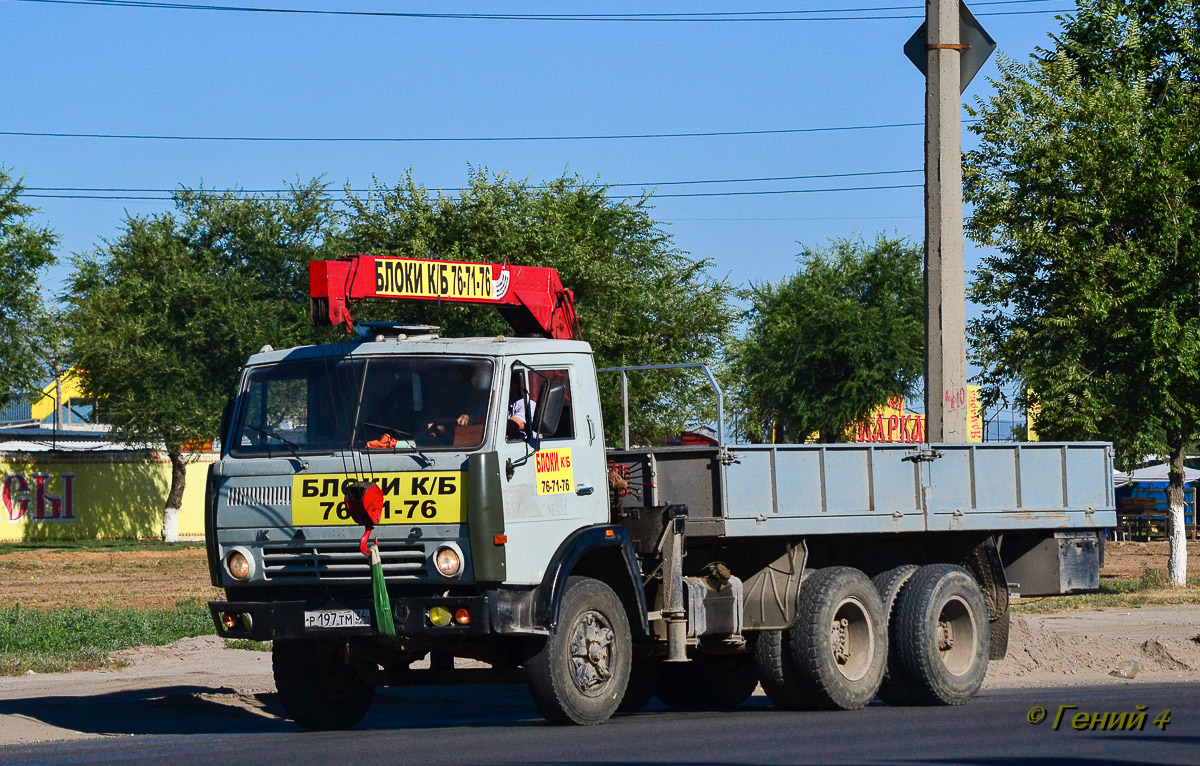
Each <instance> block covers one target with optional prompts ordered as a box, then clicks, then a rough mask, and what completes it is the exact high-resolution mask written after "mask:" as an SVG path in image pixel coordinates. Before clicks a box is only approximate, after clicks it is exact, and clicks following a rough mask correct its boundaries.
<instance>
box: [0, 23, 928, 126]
mask: <svg viewBox="0 0 1200 766" xmlns="http://www.w3.org/2000/svg"><path fill="white" fill-rule="evenodd" d="M25 1H26V0H18V2H25ZM924 124H925V123H923V122H892V123H884V124H880V125H838V126H830V127H821V128H778V129H771V130H714V131H703V132H680V133H612V134H602V135H572V136H185V135H165V134H152V133H66V132H39V131H28V130H0V136H23V137H32V138H102V139H118V140H128V141H255V142H264V143H267V142H298V143H341V142H344V143H439V142H440V143H466V142H472V141H480V142H483V141H488V142H497V141H619V140H630V139H647V138H720V137H728V136H773V135H794V134H798V133H833V132H838V131H849V130H885V129H889V128H915V127H921V126H923V125H924Z"/></svg>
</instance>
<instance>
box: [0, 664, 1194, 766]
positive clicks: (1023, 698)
mask: <svg viewBox="0 0 1200 766" xmlns="http://www.w3.org/2000/svg"><path fill="white" fill-rule="evenodd" d="M208 691H211V690H208ZM193 692H194V690H192V689H189V688H187V687H175V688H172V689H156V690H154V691H153V694H141V693H133V692H128V693H121V694H114V695H108V696H106V697H100V698H93V699H92V701H91V702H89V703H88V704H87V706H86V707H80V705H79V704H71V703H69V702H68V701H67V698H62V699H58V700H56V699H54V698H50V699H41V700H36V701H35V700H19V701H18V700H14V701H9V702H6V703H3V707H4V710H3V711H0V712H17V711H16V709H15V707H14V706H16V705H20V706H21V707H22V711H23V714H24V715H26V716H30V717H33V718H38V719H41V720H44V721H47V722H49V723H57V724H59V725H67V724H69V725H70V726H72V727H73V728H75V729H82V730H84V731H95V732H97V733H104V734H107V735H109V736H105V737H104V738H101V739H90V740H80V741H73V742H60V743H46V744H41V745H35V746H11V747H4V748H0V762H4V763H72V764H75V763H113V762H118V761H119V762H121V763H122V764H136V763H170V764H172V765H174V764H183V763H198V762H203V763H206V764H212V763H234V764H237V763H252V764H255V766H258V764H273V763H289V764H323V763H334V764H339V763H372V764H392V763H412V764H422V765H423V766H427V765H428V764H443V763H444V764H458V763H471V764H474V763H487V764H559V763H572V764H600V763H655V764H710V763H711V764H732V763H809V764H812V763H818V764H859V763H888V764H915V763H935V764H1028V763H1045V762H1049V761H1052V762H1054V763H1056V764H1060V765H1061V766H1074V764H1084V763H1124V764H1154V765H1155V766H1158V765H1160V764H1174V763H1180V764H1197V763H1200V726H1198V724H1200V685H1197V684H1190V683H1180V684H1155V685H1150V684H1141V683H1129V684H1127V685H1108V686H1101V687H1072V688H1049V689H1045V688H1044V689H1028V690H997V691H985V692H983V693H981V694H980V695H979V696H978V697H977V698H976V699H974V700H973V701H972V702H970V703H969V704H967V705H964V706H962V707H958V708H891V707H887V706H884V705H881V704H876V705H872V706H871V707H868V708H867V709H866V710H863V711H859V712H854V713H823V712H822V713H815V712H805V713H794V712H782V711H776V710H774V709H772V708H771V707H769V705H768V704H767V702H766V700H765V698H763V697H755V698H754V699H753V700H752V701H751V702H750V703H748V704H747V705H746V706H745V707H744V708H741V709H739V710H738V711H736V712H727V713H715V712H713V713H708V712H706V713H684V712H675V711H670V710H666V709H664V708H661V707H659V706H658V705H657V703H654V704H653V705H652V706H651V707H650V708H648V709H647V711H645V712H642V713H639V714H637V715H634V716H627V717H621V718H614V719H613V720H611V721H609V722H608V723H607V724H605V725H603V726H594V727H588V728H573V727H571V728H568V727H555V726H549V725H547V724H545V723H544V722H543V721H542V720H541V719H539V718H538V717H537V714H536V712H535V711H534V709H533V706H532V704H531V703H530V702H529V698H528V696H527V694H526V693H525V690H524V688H523V687H453V688H438V689H415V690H386V691H383V692H381V694H380V695H379V696H378V697H377V698H376V702H375V705H374V706H373V707H372V709H371V712H370V713H369V714H368V716H367V719H366V720H365V721H364V722H363V723H362V724H361V725H360V727H359V728H358V729H356V730H354V731H348V732H318V733H310V732H303V731H300V730H299V729H298V728H297V727H295V726H294V725H293V724H291V723H290V722H286V721H281V720H277V719H272V718H270V717H264V716H262V715H260V714H254V713H252V712H248V711H243V710H239V709H236V708H229V707H227V706H221V705H207V706H206V704H205V702H204V700H203V698H202V697H197V696H196V695H195V694H194V693H193ZM1035 705H1038V706H1042V707H1043V708H1045V709H1046V711H1047V718H1046V720H1045V721H1043V722H1042V723H1041V724H1040V725H1031V724H1030V723H1029V722H1028V721H1027V720H1026V716H1027V713H1028V712H1029V710H1030V708H1031V707H1033V706H1035ZM1060 705H1076V706H1078V711H1085V712H1118V713H1120V712H1135V706H1137V705H1144V706H1146V708H1147V716H1146V724H1145V728H1144V729H1143V730H1141V731H1137V730H1132V731H1124V730H1123V731H1092V730H1086V731H1076V730H1073V729H1072V728H1071V725H1070V716H1071V715H1073V714H1075V713H1076V712H1078V711H1076V710H1069V711H1067V713H1066V715H1064V716H1063V721H1062V723H1061V725H1060V726H1059V729H1058V730H1057V731H1056V730H1054V728H1053V723H1054V717H1055V714H1056V712H1057V711H1058V707H1059V706H1060ZM1165 709H1170V711H1171V720H1170V724H1169V725H1168V726H1167V727H1166V728H1165V730H1160V729H1159V728H1158V727H1156V726H1154V725H1153V723H1152V720H1153V719H1154V718H1155V717H1156V716H1157V715H1158V714H1159V713H1161V712H1162V711H1163V710H1165ZM81 721H86V722H87V723H83V724H82V725H81ZM89 726H90V727H91V728H88V727H89Z"/></svg>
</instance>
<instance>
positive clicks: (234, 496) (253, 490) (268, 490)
mask: <svg viewBox="0 0 1200 766" xmlns="http://www.w3.org/2000/svg"><path fill="white" fill-rule="evenodd" d="M226 502H227V503H228V504H229V505H291V502H292V488H291V487H230V488H229V496H228V500H227V501H226Z"/></svg>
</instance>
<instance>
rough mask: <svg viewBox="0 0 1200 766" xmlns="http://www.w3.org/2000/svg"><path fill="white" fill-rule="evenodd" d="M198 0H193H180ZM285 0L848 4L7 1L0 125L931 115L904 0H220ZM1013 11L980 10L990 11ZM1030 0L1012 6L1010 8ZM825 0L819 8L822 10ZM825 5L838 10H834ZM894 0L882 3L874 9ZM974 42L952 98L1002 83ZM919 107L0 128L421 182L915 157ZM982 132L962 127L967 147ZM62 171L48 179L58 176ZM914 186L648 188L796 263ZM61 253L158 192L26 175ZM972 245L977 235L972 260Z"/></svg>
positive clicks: (1006, 9)
mask: <svg viewBox="0 0 1200 766" xmlns="http://www.w3.org/2000/svg"><path fill="white" fill-rule="evenodd" d="M178 1H180V2H186V0H178ZM230 4H232V5H250V6H252V5H257V6H259V7H280V8H325V9H339V10H366V11H402V12H413V11H416V12H421V11H431V12H442V13H444V12H467V13H521V14H531V13H532V14H536V13H563V12H570V13H586V12H597V13H618V12H627V11H628V12H640V13H645V12H706V11H772V10H808V11H813V10H821V9H854V8H867V7H883V6H895V7H898V8H900V9H901V10H891V11H846V12H845V13H842V14H838V13H834V14H832V15H834V16H839V15H840V16H849V17H852V18H851V19H850V20H845V21H778V22H768V23H758V22H750V23H744V22H743V23H614V22H589V23H581V22H552V21H483V20H462V19H416V18H378V17H371V18H364V17H339V16H320V15H287V14H271V13H227V12H214V11H184V10H165V9H153V8H136V7H135V8H114V7H102V6H96V5H73V4H56V3H47V2H14V1H13V0H0V51H2V52H0V56H2V57H3V66H4V72H5V78H4V83H5V88H4V110H3V112H2V113H0V115H2V116H0V131H31V132H67V133H116V134H169V135H204V136H305V137H352V136H358V137H375V136H388V137H480V136H561V135H600V134H644V133H660V132H667V133H675V132H705V131H742V130H749V131H753V130H775V129H796V128H824V127H836V126H850V125H878V124H892V123H919V122H921V120H922V119H923V115H922V109H923V99H924V86H923V80H922V78H921V75H920V74H919V73H918V72H917V70H916V69H915V68H914V67H913V65H912V64H911V63H910V62H909V61H908V60H907V59H905V58H904V56H903V54H902V52H901V47H902V45H903V44H904V42H905V40H906V39H907V38H908V37H909V35H911V34H912V32H913V30H915V29H916V27H917V26H918V24H919V23H920V18H912V17H920V16H922V15H923V9H922V8H920V7H918V6H917V3H915V2H914V0H867V1H864V0H859V1H858V2H855V0H793V1H792V2H754V3H731V2H690V3H684V2H679V1H678V0H676V1H675V2H667V1H665V0H663V1H661V2H642V3H632V2H617V1H615V0H613V1H610V2H580V3H575V4H571V5H566V4H561V3H552V2H536V1H535V2H529V1H525V2H521V1H519V0H489V1H486V2H485V1H483V0H480V1H478V2H468V1H467V0H457V1H455V2H441V3H434V2H419V1H417V0H412V1H405V0H348V2H342V3H329V2H320V1H319V0H275V2H270V3H263V2H255V0H247V2H240V0H231V2H230ZM1073 7H1074V4H1073V3H1072V2H1070V0H1057V1H1055V0H1049V1H1047V0H1032V1H1031V2H1023V3H1006V4H989V3H985V2H977V3H973V4H972V9H973V10H974V11H975V13H976V15H977V16H978V18H979V19H980V21H981V22H982V24H983V25H984V27H985V28H986V29H987V30H988V31H989V32H990V33H991V35H992V37H994V38H995V39H996V41H997V42H998V44H999V50H1001V51H1003V52H1005V53H1007V54H1008V55H1009V56H1011V57H1014V58H1018V59H1024V58H1025V57H1027V56H1028V54H1029V53H1030V52H1031V51H1032V50H1033V48H1034V47H1035V46H1037V45H1043V44H1045V43H1046V42H1047V39H1048V38H1047V35H1048V33H1050V32H1053V31H1055V30H1056V29H1057V28H1058V26H1059V24H1058V22H1057V21H1056V19H1055V16H1054V14H1053V13H1045V12H1042V13H1028V11H1047V10H1058V11H1065V10H1068V9H1071V8H1073ZM997 12H1000V13H1004V14H1009V15H989V14H994V13H997ZM1013 12H1021V13H1013ZM815 15H816V16H820V15H821V14H815ZM826 15H830V14H826ZM881 15H891V16H908V17H910V18H899V19H883V20H881V19H872V18H867V17H871V16H881ZM994 73H995V60H994V57H993V60H992V61H989V63H988V64H987V65H986V66H985V68H984V69H983V71H982V72H981V73H980V75H979V76H978V77H977V78H976V79H975V81H974V83H972V85H971V87H970V88H969V89H968V90H967V93H966V94H965V96H964V98H965V99H973V98H974V97H975V96H984V97H986V96H987V94H988V93H989V92H990V86H989V84H988V83H987V81H986V78H987V77H988V76H990V75H993V74H994ZM922 135H923V134H922V130H921V128H920V127H902V128H890V129H878V130H860V131H829V132H817V133H799V134H786V135H758V136H723V137H707V138H669V139H641V140H635V139H629V140H611V141H553V142H543V141H523V142H495V141H493V142H446V143H443V142H425V143H343V142H331V143H288V142H281V143H247V142H208V141H196V142H178V141H137V140H126V139H118V140H101V139H84V138H50V137H19V136H9V135H3V136H0V164H3V165H4V166H6V167H8V168H9V169H11V170H14V171H15V172H16V173H18V174H20V175H23V176H24V178H25V182H26V184H27V185H28V186H31V187H101V188H108V187H116V188H172V187H175V186H177V185H179V184H184V185H188V186H196V185H199V184H201V183H203V184H204V185H205V186H208V187H228V186H240V187H242V188H246V189H257V188H262V189H272V188H279V187H281V186H283V185H284V184H285V183H287V182H289V181H294V180H295V179H297V178H300V179H308V178H311V177H314V176H323V177H324V178H325V179H326V180H328V181H330V182H332V183H333V184H334V186H335V187H340V186H341V185H342V184H343V183H345V182H347V181H349V182H350V183H351V184H352V185H354V186H355V187H362V186H364V185H365V184H367V183H368V182H369V180H370V178H371V176H372V175H375V176H378V177H379V178H380V179H381V180H383V181H385V182H393V181H395V180H396V179H397V178H399V176H400V174H401V173H403V172H404V171H405V170H406V169H407V168H409V167H412V168H413V170H414V172H415V175H416V178H417V180H418V181H419V182H421V183H424V184H425V185H427V186H429V187H431V188H438V187H443V188H453V187H459V186H461V185H463V183H464V181H465V179H466V175H467V172H468V167H470V166H474V167H486V168H488V169H489V170H492V171H504V172H507V173H509V174H511V175H513V176H515V177H518V178H525V177H528V178H529V179H531V180H533V181H535V182H536V181H541V180H544V179H548V178H553V177H555V176H557V175H559V174H561V173H562V172H563V171H564V170H566V169H570V170H571V171H574V172H578V173H580V174H582V175H584V176H587V177H599V178H600V179H601V180H604V181H609V182H617V183H647V184H655V183H662V182H672V181H690V180H702V179H731V178H754V177H764V176H798V175H810V174H838V173H860V172H876V171H905V170H919V169H920V168H921V166H922V151H923V150H922V140H923V139H922ZM971 140H972V136H971V135H970V134H969V133H967V132H966V131H965V130H964V146H966V147H969V146H970V144H971ZM920 183H921V174H920V173H919V172H916V173H904V174H897V175H883V176H866V177H858V178H840V179H811V180H795V181H775V182H764V183H746V184H718V185H694V186H692V185H686V186H659V187H658V190H659V192H660V193H662V194H670V193H680V192H714V191H752V190H778V189H803V188H810V189H821V188H829V187H846V186H881V185H898V184H913V185H917V186H919V184H920ZM47 193H51V194H56V193H59V192H47ZM921 197H922V195H921V189H920V188H906V189H893V190H875V191H852V192H838V193H814V194H779V195H747V196H724V197H693V198H662V199H659V200H658V201H657V202H656V203H655V204H656V215H657V217H658V218H659V219H660V220H662V221H663V222H665V223H666V224H667V230H668V231H670V232H671V233H672V234H673V236H674V238H675V242H676V244H677V245H678V246H679V247H680V248H682V249H683V250H686V251H688V252H689V253H691V254H693V255H695V256H699V257H707V258H710V259H712V260H713V261H714V262H715V268H714V269H713V272H714V274H715V275H717V276H726V275H727V276H728V277H729V278H730V280H731V281H732V282H733V283H735V284H746V283H748V282H751V281H756V282H757V281H764V280H778V279H780V278H782V277H783V276H785V275H787V274H789V273H792V272H793V271H794V269H795V254H796V253H797V252H798V251H799V249H800V248H799V245H798V244H797V243H798V242H802V243H806V244H820V243H822V242H825V241H827V240H828V239H829V238H831V237H841V236H848V235H852V234H854V233H856V232H860V233H862V234H863V235H864V236H866V237H867V238H872V237H873V236H874V235H875V233H877V232H881V231H883V232H888V233H899V234H901V235H905V236H909V237H911V238H913V239H915V240H918V241H919V240H920V238H921V232H922V228H923V223H922V217H921V216H922V208H921V204H922V199H921ZM29 201H30V202H31V203H33V204H36V205H38V206H39V207H40V208H41V209H42V211H43V212H42V219H43V220H44V221H45V222H47V223H48V224H49V225H51V226H52V227H53V228H54V229H55V230H56V231H57V232H58V233H59V234H60V235H61V237H62V248H61V255H62V256H63V258H62V260H63V265H60V266H59V267H58V268H56V269H55V270H54V271H53V272H52V273H51V274H50V278H49V284H48V285H47V287H48V288H49V289H50V290H51V291H55V292H57V291H58V290H60V289H61V285H62V280H63V279H64V278H65V276H66V275H67V273H68V271H69V268H68V266H67V262H68V261H69V258H68V257H67V256H69V254H70V253H73V252H81V251H85V250H88V249H90V248H92V247H93V246H95V245H96V244H97V243H98V242H99V241H100V240H101V239H102V238H105V237H113V236H115V235H116V234H117V233H118V232H119V231H120V228H121V225H122V221H123V218H124V216H125V214H126V212H128V213H130V214H133V215H144V214H148V213H151V212H154V211H159V210H165V209H168V207H169V206H168V205H167V204H165V203H162V202H154V201H131V200H67V199H32V198H31V199H30V200H29ZM977 257H978V253H977V252H976V251H975V250H974V248H972V247H971V246H970V245H969V244H968V264H969V265H970V264H971V263H972V262H974V261H975V260H976V259H977Z"/></svg>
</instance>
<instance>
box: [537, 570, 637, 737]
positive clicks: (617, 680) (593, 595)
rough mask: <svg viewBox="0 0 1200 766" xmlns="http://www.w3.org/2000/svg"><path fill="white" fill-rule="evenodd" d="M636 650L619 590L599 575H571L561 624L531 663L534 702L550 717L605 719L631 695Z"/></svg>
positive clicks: (560, 720)
mask: <svg viewBox="0 0 1200 766" xmlns="http://www.w3.org/2000/svg"><path fill="white" fill-rule="evenodd" d="M632 654H633V644H632V640H631V638H630V635H629V618H628V617H627V616H626V615H625V608H624V607H623V606H622V605H621V600H620V599H619V598H617V594H616V593H614V592H613V590H612V588H610V587H608V586H607V585H605V584H604V583H602V582H600V581H599V580H593V579H592V578H590V577H571V578H570V579H568V580H567V587H566V590H565V592H564V593H563V598H562V603H561V604H560V605H559V610H558V626H557V628H555V630H554V631H553V632H552V633H551V634H550V635H549V636H547V637H546V639H545V641H543V642H542V643H541V645H540V646H539V647H538V648H537V650H536V651H535V652H534V653H533V655H532V656H531V657H530V658H529V662H528V664H527V666H526V667H527V670H528V673H529V692H530V694H531V695H532V696H533V701H534V704H536V705H537V708H538V711H539V712H541V714H542V716H543V717H544V718H545V719H546V720H547V721H549V722H550V723H554V724H577V725H580V726H592V725H595V724H599V723H604V722H605V721H607V720H608V719H609V717H611V716H612V714H613V713H615V712H616V711H617V707H618V706H619V705H620V704H621V701H622V700H623V699H624V697H625V689H626V686H627V685H628V683H629V670H630V661H631V659H632Z"/></svg>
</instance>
